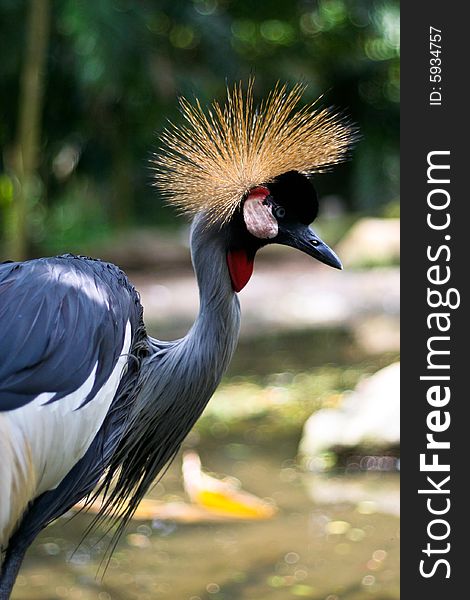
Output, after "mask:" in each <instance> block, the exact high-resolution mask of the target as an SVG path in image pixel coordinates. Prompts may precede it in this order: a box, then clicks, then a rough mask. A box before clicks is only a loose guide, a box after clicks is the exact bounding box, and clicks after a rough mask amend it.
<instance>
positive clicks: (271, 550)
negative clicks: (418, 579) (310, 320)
mask: <svg viewBox="0 0 470 600" xmlns="http://www.w3.org/2000/svg"><path fill="white" fill-rule="evenodd" d="M395 356H396V355H393V353H392V354H390V353H388V354H381V355H374V356H371V355H367V354H365V353H363V352H361V351H360V349H358V348H357V347H356V346H355V345H354V340H353V338H352V337H351V335H350V334H349V333H348V331H347V330H345V329H339V330H335V331H333V330H332V331H327V330H323V331H320V332H318V331H316V332H299V333H297V334H285V335H278V336H271V337H270V338H262V339H257V340H246V341H242V343H241V345H240V348H239V352H238V354H237V357H236V359H235V361H234V363H233V365H232V367H231V371H230V373H229V374H228V376H227V379H226V381H225V384H224V385H225V386H226V387H227V389H230V385H233V382H240V381H241V380H242V379H243V378H246V377H248V378H251V379H250V381H252V382H253V385H255V384H256V385H260V386H263V385H264V383H263V382H266V381H269V380H270V378H271V379H272V377H273V373H277V374H279V373H281V372H283V373H285V372H288V373H289V374H290V376H291V379H290V380H288V381H291V380H292V377H294V379H295V374H296V373H303V374H304V375H305V374H306V373H308V372H312V373H315V369H320V368H323V367H324V365H325V363H328V364H329V367H330V369H333V371H334V369H338V370H339V371H343V370H344V369H346V365H347V368H348V369H351V368H352V369H353V373H364V372H371V371H373V370H377V369H378V368H379V367H380V366H383V365H384V364H388V363H389V362H392V360H394V358H395ZM253 357H256V359H254V358H253ZM263 357H266V359H264V358H263ZM322 365H323V366H322ZM354 369H355V370H354ZM277 377H278V380H279V375H278V376H277ZM354 377H355V376H354ZM354 377H353V379H354ZM281 379H282V378H281ZM326 381H327V382H328V381H331V379H327V380H326ZM335 381H336V380H335ZM352 383H354V382H352ZM327 384H328V383H327ZM286 385H287V386H289V385H290V384H289V383H287V384H286ZM336 387H337V384H336V383H335V389H334V390H331V391H332V393H337V391H338V390H337V389H336ZM222 391H223V390H222ZM327 391H328V390H326V392H327ZM326 392H325V393H326ZM214 401H215V402H217V398H215V400H214ZM221 414H222V415H223V412H222V413H221ZM265 416H266V415H265ZM208 418H209V417H208ZM302 418H303V417H302ZM266 422H268V423H269V422H270V417H269V414H268V415H267V420H265V419H264V417H263V415H261V416H260V415H257V416H256V418H246V419H244V418H243V415H241V416H239V417H237V421H236V423H235V425H236V426H234V427H233V428H231V427H227V426H224V427H214V423H216V421H214V417H212V420H209V423H210V427H204V421H203V422H202V424H201V426H200V428H199V429H198V430H197V431H196V432H195V433H194V434H192V435H191V436H190V438H189V440H188V445H190V446H192V447H195V448H196V449H197V451H198V452H199V454H200V456H201V460H202V465H203V468H204V469H205V470H206V471H209V472H214V473H217V474H220V476H221V477H223V476H230V477H234V478H236V479H238V480H239V481H240V482H241V484H242V486H243V489H245V490H248V491H250V492H252V493H254V494H256V495H258V496H259V497H261V498H268V499H269V501H270V502H273V503H275V504H276V506H277V507H278V509H279V510H278V513H277V514H276V515H275V516H274V517H273V518H272V519H269V520H265V521H251V522H215V523H207V522H206V523H202V522H201V523H195V524H182V523H177V522H172V521H162V520H154V521H150V520H147V521H146V520H139V521H137V520H136V521H133V522H132V523H131V524H130V526H129V527H128V529H127V530H126V532H125V534H124V536H123V537H122V538H121V540H120V542H119V544H118V546H117V548H116V550H115V552H114V554H113V556H112V558H111V560H110V561H109V564H108V565H107V569H106V573H105V575H104V578H102V577H101V575H102V570H101V571H100V563H101V561H102V559H103V556H104V550H105V549H106V547H107V544H108V543H109V542H108V541H107V539H106V538H102V533H103V532H98V533H96V532H95V533H94V534H92V535H91V536H90V537H88V538H86V539H85V541H83V542H82V543H81V545H79V542H80V540H81V538H82V534H83V532H84V530H85V529H86V527H87V525H89V523H90V522H91V517H90V516H89V515H86V514H78V515H76V516H75V517H74V518H73V519H70V516H68V517H67V516H66V517H63V518H62V519H60V520H59V521H58V522H56V523H55V524H54V525H52V526H50V527H49V528H48V529H47V530H45V531H44V532H43V533H42V534H41V535H40V536H39V537H38V539H37V540H36V542H35V544H34V545H33V547H32V548H31V549H30V551H29V552H28V554H27V557H26V559H25V562H24V565H23V568H22V570H21V574H20V576H19V577H18V581H17V584H16V586H15V590H14V593H13V596H12V598H13V599H14V600H33V599H34V600H60V599H68V600H76V599H77V600H78V599H80V600H91V599H93V600H134V599H135V600H154V599H156V600H158V599H160V598H161V599H162V600H210V599H213V600H265V599H266V600H268V599H270V600H288V599H293V600H295V598H309V599H311V600H363V599H364V598H370V599H371V600H395V599H398V598H399V583H398V579H399V531H398V528H399V520H398V517H397V515H396V514H395V513H394V512H393V511H387V512H381V510H382V509H381V508H380V506H378V505H377V504H375V503H374V502H373V501H367V491H365V492H364V493H365V496H364V501H355V502H346V501H345V500H344V499H342V498H341V494H337V496H336V497H334V498H333V499H331V498H330V500H329V502H328V504H318V503H316V502H315V501H314V500H313V499H312V498H313V496H314V495H312V493H311V492H312V486H315V485H316V483H315V480H313V481H312V475H311V474H309V473H305V472H303V470H302V469H301V468H300V466H299V465H298V463H297V449H298V442H299V438H300V434H301V424H300V423H297V422H294V423H291V424H290V426H289V427H286V428H285V429H284V430H283V428H282V422H281V426H279V421H276V419H274V420H273V419H272V418H271V422H275V423H276V425H275V426H274V428H273V429H272V430H271V429H270V428H269V427H268V426H267V425H266ZM361 477H362V476H361V475H358V476H357V477H356V479H355V486H356V487H357V486H359V487H360V488H361V486H362V480H361ZM364 477H365V475H364ZM380 477H383V478H384V479H383V481H382V480H380ZM380 477H379V481H378V483H377V485H378V487H379V488H383V489H384V490H388V491H389V492H390V494H395V495H396V494H397V493H398V489H399V482H398V476H397V475H396V474H391V473H389V474H383V475H380ZM338 481H339V483H340V486H341V481H342V478H341V477H339V478H337V479H336V482H337V483H338ZM344 481H345V483H346V477H345V478H344ZM349 483H350V482H348V484H349ZM382 484H383V485H382ZM364 489H366V486H365V485H364ZM387 493H388V492H387ZM150 497H151V498H154V499H157V500H165V501H175V500H185V501H186V502H187V499H186V498H185V495H184V491H183V488H182V483H181V457H177V459H176V460H175V462H174V463H173V465H172V466H171V468H170V470H169V471H168V473H167V474H166V475H165V477H164V478H163V480H162V481H161V482H160V483H158V484H157V485H156V487H155V488H154V489H153V490H152V492H151V494H150ZM101 566H103V565H101Z"/></svg>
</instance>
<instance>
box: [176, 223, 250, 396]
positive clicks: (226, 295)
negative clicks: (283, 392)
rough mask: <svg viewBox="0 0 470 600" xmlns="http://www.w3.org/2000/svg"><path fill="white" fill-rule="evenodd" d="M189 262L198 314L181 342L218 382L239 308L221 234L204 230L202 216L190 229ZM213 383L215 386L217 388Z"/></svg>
mask: <svg viewBox="0 0 470 600" xmlns="http://www.w3.org/2000/svg"><path fill="white" fill-rule="evenodd" d="M191 258H192V261H193V266H194V271H195V273H196V278H197V282H198V286H199V303H200V306H199V314H198V317H197V319H196V321H195V322H194V325H193V326H192V328H191V329H190V331H189V332H188V334H187V336H186V337H185V338H183V340H182V343H183V344H184V345H187V346H188V349H189V350H190V351H191V352H193V351H194V352H195V353H196V355H194V354H192V355H191V359H195V358H196V356H197V357H198V360H199V361H200V362H201V364H200V366H201V367H205V369H209V371H212V372H211V373H208V372H206V376H208V378H209V379H212V377H215V378H216V379H217V383H218V380H219V379H220V377H221V376H222V374H223V373H224V371H225V370H226V368H227V366H228V364H229V362H230V360H231V358H232V355H233V352H234V350H235V347H236V345H237V341H238V334H239V329H240V304H239V302H238V298H237V296H236V294H235V293H234V291H233V289H232V284H231V281H230V276H229V272H228V267H227V262H226V249H225V246H224V239H223V236H222V235H221V232H220V231H218V230H217V229H214V228H211V227H208V226H207V225H206V223H205V219H204V217H203V216H202V215H199V216H197V217H196V218H195V220H194V222H193V226H192V229H191ZM217 383H215V385H217Z"/></svg>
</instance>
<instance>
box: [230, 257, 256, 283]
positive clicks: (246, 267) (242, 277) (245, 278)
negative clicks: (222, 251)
mask: <svg viewBox="0 0 470 600" xmlns="http://www.w3.org/2000/svg"><path fill="white" fill-rule="evenodd" d="M227 265H228V270H229V272H230V279H231V280H232V288H233V289H234V291H235V292H239V291H240V290H242V289H243V288H244V287H245V285H246V284H247V283H248V282H249V281H250V277H251V275H252V274H253V266H254V260H253V259H250V258H248V256H247V254H246V252H245V250H243V249H242V250H229V252H228V253H227Z"/></svg>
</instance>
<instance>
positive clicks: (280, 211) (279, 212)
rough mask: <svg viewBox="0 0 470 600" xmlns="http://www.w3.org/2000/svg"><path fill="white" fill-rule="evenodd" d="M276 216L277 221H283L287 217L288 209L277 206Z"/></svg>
mask: <svg viewBox="0 0 470 600" xmlns="http://www.w3.org/2000/svg"><path fill="white" fill-rule="evenodd" d="M274 216H275V217H276V219H283V218H284V217H285V216H286V209H285V208H284V207H283V206H276V208H275V209H274Z"/></svg>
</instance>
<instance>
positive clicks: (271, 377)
mask: <svg viewBox="0 0 470 600" xmlns="http://www.w3.org/2000/svg"><path fill="white" fill-rule="evenodd" d="M0 28H1V35H0V56H1V57H2V60H1V61H0V82H1V94H0V148H1V153H0V260H6V259H25V258H32V257H36V256H44V255H52V254H58V253H63V252H74V253H81V254H86V255H91V256H97V257H101V258H104V259H106V260H111V261H112V262H115V263H116V264H118V265H119V266H121V267H123V268H124V269H125V270H126V272H127V273H128V275H129V277H130V279H131V281H132V282H133V283H134V284H135V285H136V287H137V289H138V290H139V291H140V292H141V294H142V302H143V305H144V310H145V321H146V325H147V328H148V331H149V333H150V334H152V335H154V336H156V337H158V338H160V339H168V338H170V339H174V338H175V337H178V336H180V335H184V334H185V332H186V331H187V329H188V328H189V327H190V325H191V323H192V321H193V319H194V316H195V314H196V312H197V307H198V295H197V288H196V283H195V280H194V276H193V273H192V270H191V265H190V261H189V250H188V231H187V229H188V227H187V223H186V221H185V220H184V219H182V218H179V217H177V216H176V214H175V212H174V211H173V210H172V209H171V208H169V207H166V206H165V205H164V204H163V202H162V201H161V199H160V198H159V197H158V194H157V191H156V189H154V188H153V187H152V185H151V184H152V172H151V169H150V159H151V156H152V152H154V151H155V150H156V149H157V148H158V134H159V132H160V131H161V130H162V128H164V127H165V124H166V122H167V120H168V119H170V120H172V121H175V122H178V119H179V118H180V117H179V113H178V103H177V98H178V95H180V94H182V95H185V96H186V97H188V98H191V97H193V96H197V97H198V98H200V99H201V101H202V103H203V104H208V103H209V102H211V101H212V100H213V99H214V98H216V99H219V100H223V98H224V96H225V86H226V83H229V84H231V83H233V82H236V81H239V80H244V81H246V80H247V79H248V78H249V77H250V76H252V75H254V76H255V95H256V96H257V97H259V98H262V97H263V96H264V95H265V94H266V93H267V92H268V91H269V90H270V89H271V88H272V87H273V85H274V84H275V83H276V82H277V81H278V80H280V81H281V82H287V83H292V84H293V83H296V82H298V81H303V82H305V83H306V84H307V86H308V87H307V90H306V92H305V101H306V102H308V101H312V100H315V99H316V98H318V97H319V96H321V95H323V98H322V100H321V104H322V105H324V106H331V105H334V106H336V107H337V108H338V109H341V110H344V111H346V113H347V114H349V115H350V117H351V118H352V120H353V121H355V122H356V123H357V124H358V126H359V128H360V131H361V135H362V139H361V141H360V142H359V144H358V145H357V147H356V149H355V150H354V152H353V155H352V160H351V161H349V162H348V163H346V164H344V165H341V166H339V167H337V168H336V169H335V170H334V171H332V172H331V173H329V174H322V175H319V176H317V177H315V178H314V183H315V186H316V188H317V191H318V194H319V198H320V216H319V218H318V220H317V221H316V223H315V229H316V230H317V231H318V232H319V233H320V235H321V236H322V237H323V238H324V239H325V241H326V242H327V243H328V244H329V245H332V246H333V247H334V249H335V251H337V252H338V254H339V256H340V258H341V259H342V260H343V263H344V265H345V270H344V271H343V272H339V271H336V270H333V269H329V268H328V267H325V266H324V265H320V264H319V263H316V261H313V260H312V259H311V258H309V257H307V256H304V255H301V254H300V253H296V252H294V251H291V250H289V249H286V248H281V247H272V248H268V249H265V250H263V251H262V252H260V253H259V256H258V257H257V259H256V268H255V274H254V276H253V278H252V280H251V281H250V282H249V284H248V285H247V287H246V289H244V290H243V291H242V293H241V294H240V301H241V305H242V330H241V338H240V343H239V347H238V350H237V352H236V355H235V357H234V360H233V362H232V365H231V367H230V369H229V371H228V373H227V374H226V376H225V378H224V380H223V382H222V384H221V386H220V388H219V390H218V391H217V393H216V394H215V396H214V398H213V399H212V400H211V402H210V403H209V406H208V408H207V410H206V412H205V413H204V415H203V417H202V418H201V420H200V421H199V423H198V424H197V426H196V428H195V429H194V431H193V432H192V433H191V434H190V436H189V437H188V439H187V441H186V443H185V449H188V448H189V449H192V450H196V451H197V452H198V453H199V455H200V456H201V459H202V465H203V469H204V470H206V471H211V472H216V473H217V474H218V477H219V478H222V477H224V475H229V476H230V477H231V478H232V479H233V478H235V479H234V481H236V482H237V483H238V485H241V486H243V487H244V488H246V489H248V490H249V491H251V492H253V493H255V494H257V495H258V496H259V497H261V498H267V499H268V502H269V503H270V504H276V505H277V507H278V509H279V511H278V513H277V515H276V516H275V517H274V518H273V519H270V520H267V521H259V522H255V521H254V522H249V523H238V522H233V521H230V519H227V520H226V521H223V520H222V521H215V522H212V521H211V519H210V518H208V519H207V520H205V519H204V518H203V519H201V521H200V522H199V521H196V522H194V523H192V524H185V523H182V522H181V521H180V520H179V519H178V518H175V519H171V518H163V517H161V510H164V509H165V507H168V506H172V503H174V502H176V503H177V504H179V505H180V506H181V507H182V508H181V510H183V511H184V510H189V509H190V508H191V507H193V508H194V506H193V505H190V506H189V508H188V496H187V495H186V494H185V492H184V490H183V485H182V477H181V457H180V456H179V457H177V459H176V460H175V461H174V463H173V464H172V466H171V468H170V470H169V471H168V473H166V475H165V477H164V479H163V480H162V481H161V482H160V483H158V485H157V486H156V487H155V488H154V490H153V491H152V492H151V493H150V495H149V500H150V502H153V503H155V507H156V508H155V511H156V513H155V516H154V518H144V517H143V516H142V517H141V518H140V520H136V521H133V522H132V523H131V524H130V526H129V528H128V530H127V531H126V534H125V535H124V536H123V538H122V539H121V541H120V543H119V545H118V547H117V549H116V552H115V553H114V555H113V558H112V559H111V562H110V564H109V568H108V573H107V575H106V576H105V578H104V580H103V581H101V580H100V579H99V578H96V573H97V570H98V568H99V565H100V561H101V560H102V557H103V553H104V550H105V549H106V546H107V541H106V538H102V535H103V534H104V533H105V532H104V531H98V532H97V534H96V535H94V536H91V537H88V538H87V539H86V540H85V541H83V540H82V535H83V532H84V530H85V529H86V526H87V525H89V523H90V517H89V516H87V515H85V514H78V515H76V516H75V518H74V519H72V520H69V518H68V516H66V517H64V518H62V519H60V520H59V521H58V522H57V523H55V524H54V525H52V526H51V527H49V528H47V529H46V530H45V531H44V532H43V533H42V534H41V535H40V536H39V537H38V539H37V541H36V542H35V544H34V545H33V547H32V548H31V549H30V551H29V552H28V554H27V557H26V560H25V562H24V565H23V567H22V570H21V572H20V576H19V578H18V581H17V585H16V587H15V590H14V593H13V598H14V599H15V600H51V599H53V600H61V599H67V600H75V599H81V600H92V599H93V600H134V599H135V600H154V599H157V600H158V599H159V598H162V599H164V600H209V599H214V600H267V599H269V600H290V599H293V600H295V598H298V597H303V598H309V599H310V600H363V599H364V598H368V599H370V600H398V598H399V542H398V540H399V537H398V525H399V522H398V489H399V484H398V475H397V468H398V467H397V466H398V464H399V463H398V455H399V447H398V440H397V439H395V441H394V442H393V443H392V442H390V436H389V435H387V434H386V431H385V432H384V431H383V430H382V429H381V428H380V427H375V426H374V428H373V431H374V437H373V439H371V438H370V436H369V437H367V435H368V433H369V434H370V431H369V432H368V433H367V432H365V433H364V431H361V426H362V425H363V424H364V423H366V422H370V423H372V425H374V423H375V422H374V418H375V417H377V415H379V417H382V421H385V425H387V423H388V424H390V423H392V424H393V423H395V422H396V419H397V413H396V406H397V403H396V400H397V397H398V396H397V392H396V388H395V385H396V383H397V381H396V373H397V371H396V370H393V369H392V370H388V371H387V370H385V373H386V378H385V379H384V378H382V379H380V381H379V380H376V384H375V387H374V388H373V390H374V391H373V394H374V398H376V400H377V401H376V402H373V403H372V405H371V406H369V408H368V411H367V412H366V414H362V415H360V412H359V411H360V410H361V409H360V407H359V406H357V407H356V408H355V409H354V410H356V411H358V412H354V411H352V412H351V411H350V413H349V417H348V421H347V422H354V423H355V424H356V425H355V427H356V429H355V430H351V431H348V433H350V434H351V436H352V437H353V438H354V440H355V441H354V442H352V443H351V444H349V445H347V444H346V445H343V442H344V440H341V435H338V434H335V432H334V427H332V429H331V431H329V432H327V433H328V435H329V436H330V441H329V444H326V443H325V444H324V447H322V451H321V452H319V451H318V450H316V451H315V450H312V449H311V448H312V447H315V443H316V442H317V440H318V429H317V430H316V433H315V428H314V427H313V429H311V428H310V429H309V426H308V425H307V426H305V423H306V422H307V423H311V420H310V419H311V418H315V416H316V415H319V414H321V410H322V409H328V410H332V411H336V413H337V414H338V415H339V417H341V415H342V413H341V411H342V407H343V406H344V404H345V403H347V402H348V398H351V397H352V396H354V394H353V393H352V390H354V389H356V386H357V385H358V384H359V385H360V386H363V384H364V382H365V380H366V379H367V377H370V376H371V375H373V374H375V373H377V372H379V375H380V373H383V372H384V371H382V369H383V368H384V367H387V366H389V365H391V364H392V363H395V362H396V361H397V359H398V351H399V338H398V319H399V292H398V282H399V279H398V259H399V256H398V251H399V241H398V219H397V217H398V216H399V209H398V179H399V155H398V143H399V3H398V1H397V0H292V1H290V2H286V1H281V0H265V1H264V2H258V3H255V2H253V1H251V0H250V1H249V0H237V1H235V0H192V1H190V0H187V1H184V2H183V1H182V0H171V1H170V0H160V1H155V0H153V1H151V0H134V1H131V0H96V1H95V2H91V1H89V0H87V1H84V0H54V1H52V0H50V1H48V0H32V1H30V2H26V1H21V0H0ZM260 307H262V310H261V309H260ZM0 339H1V332H0ZM0 343H1V342H0ZM387 373H388V375H387ZM390 373H391V374H392V375H390ZM387 377H388V379H387ZM390 377H392V379H391V378H390ZM393 378H394V379H393ZM380 382H381V383H380ZM361 389H362V390H363V391H362V392H360V390H361ZM365 389H366V388H364V387H359V388H358V390H359V392H358V393H357V394H356V398H359V399H360V397H361V393H362V394H363V395H364V390H365ZM369 393H372V392H369ZM351 410H352V409H351ZM336 413H335V414H336ZM343 416H344V415H343ZM353 416H355V418H353ZM309 418H310V419H309ZM332 422H333V421H332ZM335 422H336V421H335ZM337 422H338V423H343V422H344V420H343V421H341V419H340V418H339V420H338V421H337ZM340 428H342V429H343V430H344V431H346V429H347V427H345V426H343V425H341V426H340ZM326 429H328V428H326ZM385 429H386V427H385ZM312 431H313V434H312ZM322 432H323V433H325V427H323V428H322ZM328 435H327V436H326V437H328ZM324 437H325V436H324ZM318 465H322V466H321V468H320V470H319V467H318ZM384 465H385V466H384ZM387 465H388V466H387ZM162 507H163V508H162ZM159 515H160V516H159ZM80 542H81V544H80V546H79V547H78V549H77V546H78V545H79V543H80Z"/></svg>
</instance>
